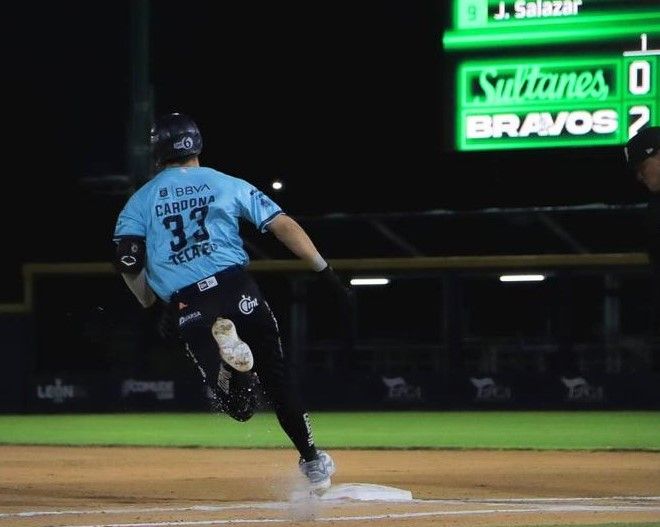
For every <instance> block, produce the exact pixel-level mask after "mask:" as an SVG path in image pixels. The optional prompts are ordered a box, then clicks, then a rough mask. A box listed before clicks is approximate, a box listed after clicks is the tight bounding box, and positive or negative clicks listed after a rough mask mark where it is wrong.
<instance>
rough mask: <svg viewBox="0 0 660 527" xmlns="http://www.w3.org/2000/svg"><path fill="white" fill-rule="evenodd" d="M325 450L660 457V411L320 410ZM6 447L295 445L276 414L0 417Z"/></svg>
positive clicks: (315, 417)
mask: <svg viewBox="0 0 660 527" xmlns="http://www.w3.org/2000/svg"><path fill="white" fill-rule="evenodd" d="M311 421H312V426H313V428H314V435H315V437H316V441H317V443H318V444H319V445H320V446H322V447H324V448H335V449H337V448H462V449H470V448H485V449H539V450H649V451H660V412H642V411H629V412H596V411H594V412H577V411H575V412H355V413H349V412H346V413H331V412H316V413H312V415H311ZM0 444H42V445H143V446H195V447H245V448H278V447H287V448H288V447H290V446H291V444H290V442H289V440H288V438H287V437H286V436H285V435H284V433H283V432H282V430H281V429H280V427H279V424H278V422H277V420H276V418H275V416H274V414H272V413H271V412H262V413H258V414H257V415H255V416H254V417H253V418H252V420H250V421H248V422H247V423H238V422H235V421H233V420H231V419H230V418H228V417H226V416H223V415H215V414H210V413H209V414H205V413H181V414H172V413H150V414H135V413H127V414H98V415H88V414H74V415H4V416H0Z"/></svg>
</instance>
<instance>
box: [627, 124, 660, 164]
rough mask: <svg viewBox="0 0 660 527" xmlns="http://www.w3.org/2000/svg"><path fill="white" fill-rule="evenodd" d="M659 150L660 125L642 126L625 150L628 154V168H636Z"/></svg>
mask: <svg viewBox="0 0 660 527" xmlns="http://www.w3.org/2000/svg"><path fill="white" fill-rule="evenodd" d="M658 150H660V126H650V127H648V128H642V129H641V130H640V131H639V132H638V133H637V135H634V136H632V137H631V138H630V139H629V140H628V142H627V143H626V147H625V148H624V149H623V152H624V153H625V155H626V164H627V165H628V168H629V169H630V170H636V169H637V167H638V165H639V164H640V163H641V162H642V161H644V160H645V159H646V158H647V157H651V156H652V155H655V153H656V152H657V151H658Z"/></svg>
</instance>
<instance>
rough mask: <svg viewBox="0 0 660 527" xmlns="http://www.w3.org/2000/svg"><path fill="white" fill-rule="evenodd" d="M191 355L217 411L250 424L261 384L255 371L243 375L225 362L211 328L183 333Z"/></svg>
mask: <svg viewBox="0 0 660 527" xmlns="http://www.w3.org/2000/svg"><path fill="white" fill-rule="evenodd" d="M183 337H184V339H185V341H186V351H187V353H188V356H189V357H190V358H191V360H192V361H193V362H194V364H195V365H196V366H197V369H198V370H199V373H200V375H201V376H202V379H203V380H204V383H205V384H206V385H207V386H208V387H209V389H210V390H209V391H210V396H211V403H212V405H213V409H214V410H217V411H220V412H223V413H226V414H227V415H229V416H230V417H232V418H233V419H235V420H237V421H247V420H248V419H250V418H251V417H252V416H253V415H254V412H255V411H256V408H257V404H258V401H259V397H258V390H259V382H258V378H257V375H256V373H255V372H253V371H249V372H239V371H237V370H235V369H234V368H232V367H231V366H229V365H228V364H227V363H225V362H224V361H223V360H222V359H221V358H220V354H219V352H218V345H217V343H216V341H215V339H214V338H213V335H212V333H211V329H210V328H209V327H208V326H198V327H195V328H190V329H188V330H187V331H185V332H184V333H183Z"/></svg>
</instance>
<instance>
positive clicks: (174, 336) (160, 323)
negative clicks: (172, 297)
mask: <svg viewBox="0 0 660 527" xmlns="http://www.w3.org/2000/svg"><path fill="white" fill-rule="evenodd" d="M146 310H147V313H148V315H149V318H150V320H151V321H152V323H153V324H154V326H155V329H156V332H157V333H158V336H159V337H160V338H161V339H162V340H164V341H165V342H168V343H173V342H177V341H178V340H179V336H180V335H179V322H178V320H177V313H176V306H175V305H174V304H166V303H165V302H163V301H161V300H157V301H156V302H154V303H153V304H152V305H151V306H150V307H148V308H146Z"/></svg>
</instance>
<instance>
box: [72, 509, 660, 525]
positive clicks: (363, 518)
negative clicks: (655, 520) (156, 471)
mask: <svg viewBox="0 0 660 527" xmlns="http://www.w3.org/2000/svg"><path fill="white" fill-rule="evenodd" d="M622 510H625V511H658V512H660V507H633V506H631V507H616V506H603V505H599V506H593V507H590V506H586V505H574V506H570V507H565V506H564V507H562V506H558V505H551V506H549V507H541V506H540V507H530V508H527V509H477V510H468V511H427V512H403V513H390V514H369V515H361V516H332V517H320V518H314V517H310V518H308V520H310V521H311V520H313V521H317V522H341V521H373V520H402V519H407V518H421V517H429V516H462V515H478V514H515V513H518V514H520V513H539V512H540V513H547V512H612V511H617V512H621V511H622ZM291 521H292V520H291V518H258V519H252V520H250V519H244V518H236V519H228V520H195V521H167V522H148V523H103V524H93V525H63V526H61V527H169V526H179V527H180V526H186V525H190V526H194V525H231V524H249V523H254V524H260V523H291ZM296 521H305V519H304V518H298V519H297V520H296Z"/></svg>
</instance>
